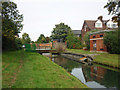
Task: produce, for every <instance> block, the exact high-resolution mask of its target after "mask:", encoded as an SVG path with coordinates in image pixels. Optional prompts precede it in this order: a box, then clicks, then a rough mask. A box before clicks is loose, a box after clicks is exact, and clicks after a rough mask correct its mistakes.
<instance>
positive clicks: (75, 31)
mask: <svg viewBox="0 0 120 90" xmlns="http://www.w3.org/2000/svg"><path fill="white" fill-rule="evenodd" d="M72 32H73V33H74V35H75V36H77V37H80V35H81V30H72Z"/></svg>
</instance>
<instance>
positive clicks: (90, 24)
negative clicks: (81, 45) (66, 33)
mask: <svg viewBox="0 0 120 90" xmlns="http://www.w3.org/2000/svg"><path fill="white" fill-rule="evenodd" d="M115 28H118V25H117V23H115V22H113V21H112V20H103V17H102V16H99V17H98V19H97V20H85V21H84V23H83V26H82V30H81V35H82V42H84V36H85V34H86V33H87V32H88V31H91V30H112V29H115Z"/></svg>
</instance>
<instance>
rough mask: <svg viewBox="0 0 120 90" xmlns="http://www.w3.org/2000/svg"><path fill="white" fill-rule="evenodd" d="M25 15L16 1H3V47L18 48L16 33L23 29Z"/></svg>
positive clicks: (4, 48)
mask: <svg viewBox="0 0 120 90" xmlns="http://www.w3.org/2000/svg"><path fill="white" fill-rule="evenodd" d="M22 21H23V15H20V14H19V11H18V10H17V5H16V4H15V3H14V2H2V41H3V42H2V46H3V47H2V49H3V50H6V49H10V48H13V49H15V48H16V43H15V35H18V33H20V31H21V30H22V27H23V25H22Z"/></svg>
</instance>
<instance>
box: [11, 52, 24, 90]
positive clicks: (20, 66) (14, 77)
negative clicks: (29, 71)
mask: <svg viewBox="0 0 120 90" xmlns="http://www.w3.org/2000/svg"><path fill="white" fill-rule="evenodd" d="M23 57H24V55H23V53H21V58H20V61H19V63H20V65H19V66H18V68H16V70H15V72H14V73H13V76H12V78H13V79H12V80H11V83H10V85H9V88H11V87H12V86H13V85H14V83H15V81H16V79H17V76H18V74H19V73H20V71H21V68H22V66H23Z"/></svg>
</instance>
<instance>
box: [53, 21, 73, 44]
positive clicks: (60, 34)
mask: <svg viewBox="0 0 120 90" xmlns="http://www.w3.org/2000/svg"><path fill="white" fill-rule="evenodd" d="M70 32H72V31H71V28H70V27H69V26H68V25H65V24H64V23H60V24H57V25H55V28H53V31H52V35H51V38H52V39H59V40H62V41H63V42H65V41H66V37H67V35H68V33H70Z"/></svg>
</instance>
